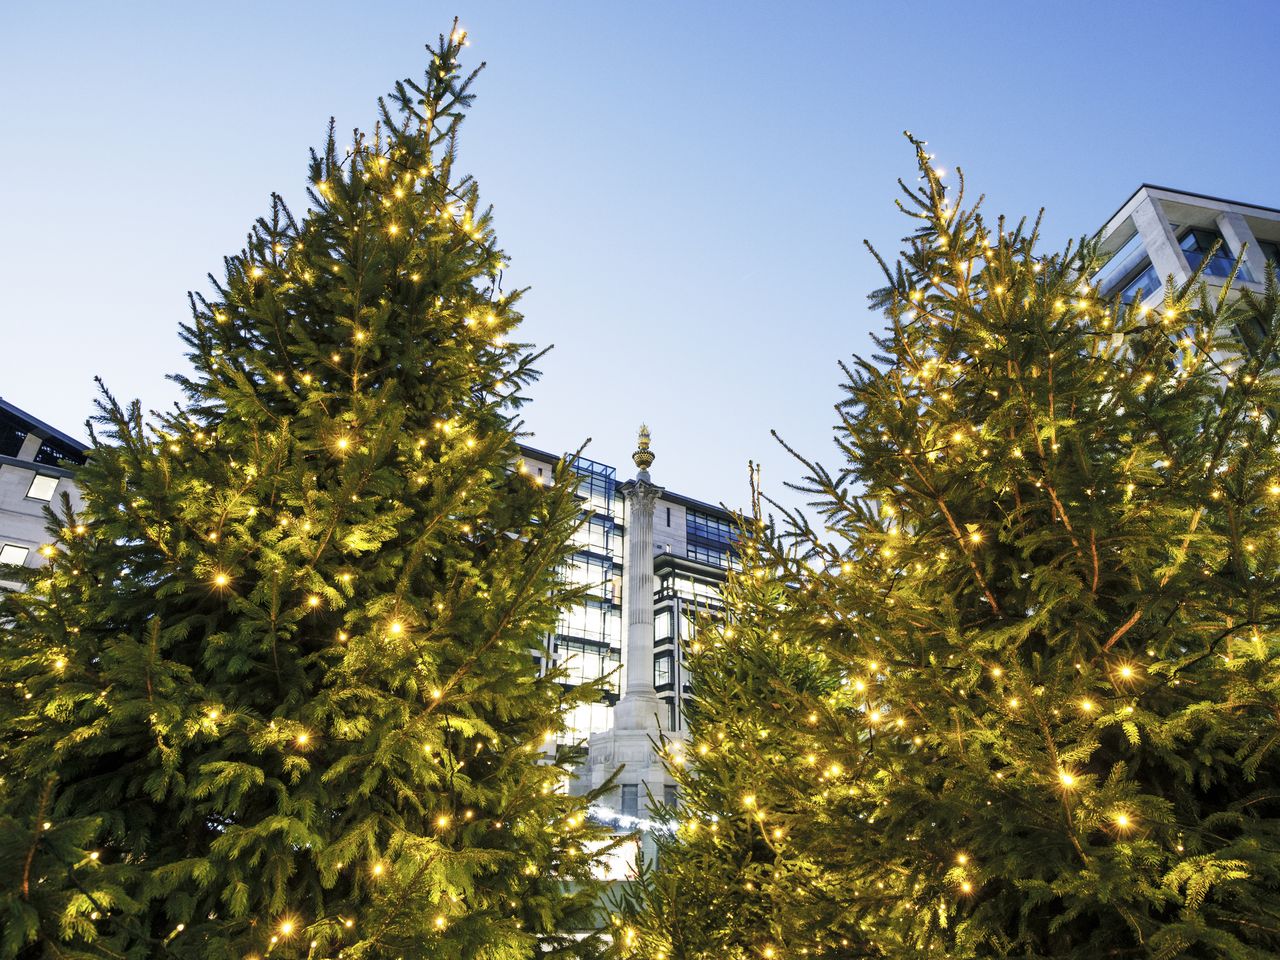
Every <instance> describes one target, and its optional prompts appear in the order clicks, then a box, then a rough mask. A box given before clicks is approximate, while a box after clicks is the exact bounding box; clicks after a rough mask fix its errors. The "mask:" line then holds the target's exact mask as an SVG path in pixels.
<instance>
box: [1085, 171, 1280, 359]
mask: <svg viewBox="0 0 1280 960" xmlns="http://www.w3.org/2000/svg"><path fill="white" fill-rule="evenodd" d="M1098 236H1099V238H1100V240H1101V243H1102V252H1103V253H1104V254H1109V258H1108V260H1107V261H1106V263H1105V264H1104V265H1103V267H1102V269H1101V270H1099V271H1098V273H1097V274H1096V275H1095V276H1094V277H1093V281H1094V283H1096V284H1098V286H1099V287H1100V290H1101V293H1102V295H1103V296H1105V297H1113V296H1116V295H1117V294H1118V295H1119V297H1120V300H1121V301H1122V302H1123V303H1125V304H1142V305H1151V304H1153V303H1157V302H1159V300H1160V299H1161V298H1162V297H1163V296H1164V284H1165V283H1166V282H1167V280H1168V278H1169V277H1171V276H1172V277H1173V279H1174V282H1175V283H1177V284H1182V283H1185V282H1186V281H1187V280H1188V279H1189V278H1190V277H1191V275H1192V274H1193V273H1194V272H1195V271H1196V270H1197V269H1198V268H1201V267H1203V271H1202V273H1201V278H1202V279H1203V280H1204V281H1205V282H1206V283H1207V284H1209V286H1210V287H1214V286H1218V287H1220V286H1221V285H1222V284H1223V282H1224V280H1225V279H1226V278H1227V277H1228V276H1230V274H1231V271H1232V269H1233V268H1234V266H1235V262H1236V258H1237V257H1239V256H1240V254H1241V253H1242V252H1243V254H1244V260H1243V262H1242V263H1241V265H1240V270H1239V272H1238V273H1237V274H1236V279H1235V284H1236V286H1237V287H1246V288H1249V289H1254V290H1261V289H1262V280H1263V278H1264V276H1265V275H1266V265H1267V261H1270V262H1272V263H1280V210H1276V209H1274V208H1271V207H1261V206H1257V205H1255V204H1250V203H1240V202H1238V201H1234V200H1223V199H1221V198H1220V197H1210V196H1205V195H1204V194H1199V193H1188V192H1186V191H1182V190H1171V189H1169V188H1168V187H1157V186H1153V185H1151V184H1143V185H1142V186H1141V187H1139V188H1138V189H1137V190H1135V191H1134V192H1133V195H1132V196H1130V197H1129V199H1128V200H1126V201H1125V202H1124V203H1123V204H1122V205H1121V207H1120V209H1119V210H1117V211H1116V212H1115V213H1114V214H1113V215H1112V216H1111V219H1109V220H1108V221H1107V222H1106V224H1104V225H1103V227H1102V229H1101V230H1100V231H1099V233H1098ZM1253 333H1254V331H1242V334H1243V335H1245V336H1252V335H1253Z"/></svg>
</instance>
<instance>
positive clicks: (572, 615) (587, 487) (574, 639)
mask: <svg viewBox="0 0 1280 960" xmlns="http://www.w3.org/2000/svg"><path fill="white" fill-rule="evenodd" d="M521 449H522V453H523V455H524V467H525V469H526V470H528V472H529V473H530V474H532V475H534V476H543V477H548V478H549V477H550V476H551V474H552V472H553V467H554V464H555V463H556V462H557V461H558V460H559V457H558V456H557V455H556V454H552V453H548V452H546V451H543V450H538V449H536V448H534V447H529V446H524V447H522V448H521ZM572 467H573V470H574V472H575V473H576V474H577V477H578V497H579V500H580V502H581V505H582V511H583V519H584V524H583V526H582V528H581V530H580V531H579V533H578V537H577V546H578V550H577V552H576V553H575V554H574V555H573V557H572V559H571V561H570V564H569V566H568V568H567V569H566V570H565V576H566V578H567V579H569V580H570V581H571V582H573V583H574V584H577V585H580V586H583V587H585V588H586V591H587V597H586V599H585V601H584V602H583V603H582V604H581V605H580V606H578V607H575V608H573V609H571V610H568V611H566V612H565V613H564V614H563V615H562V616H561V618H560V623H559V624H558V625H557V628H556V632H555V634H554V635H552V636H550V637H548V638H547V646H546V649H545V651H543V653H542V656H541V657H540V658H539V665H540V667H541V668H543V669H551V668H559V669H561V670H563V671H565V673H566V677H565V681H566V682H567V683H571V684H576V683H583V682H586V681H590V680H595V679H598V678H600V677H609V678H610V679H609V681H608V684H609V687H610V692H609V693H608V694H607V695H606V698H605V699H604V700H603V701H602V702H598V703H594V704H589V705H586V706H582V707H578V708H577V709H576V712H575V713H574V715H573V717H572V719H571V724H570V726H571V729H570V731H569V732H568V733H567V734H565V735H564V737H563V739H564V740H566V741H572V742H578V741H585V740H587V738H589V737H590V735H591V734H600V733H603V732H605V731H607V730H611V729H612V728H613V724H614V707H615V705H616V704H617V702H618V698H619V696H620V694H621V691H622V690H623V687H624V683H625V672H626V671H628V670H631V669H633V665H632V664H630V663H624V660H625V659H626V658H625V656H624V650H625V649H626V627H625V625H624V617H623V591H624V572H625V568H626V563H627V559H626V553H627V528H628V523H627V521H628V517H627V513H628V509H629V504H628V500H627V497H626V496H625V494H624V490H623V487H624V484H622V483H620V482H619V481H618V478H617V470H616V468H614V467H612V466H609V465H607V464H603V463H598V462H596V461H594V460H588V459H586V458H584V457H578V458H577V459H576V460H574V462H573V464H572ZM631 509H634V507H631ZM652 535H653V557H652V562H653V568H654V583H655V589H654V591H653V594H652V597H651V598H650V602H651V604H652V610H653V613H652V619H653V630H654V649H653V655H652V663H651V664H648V665H637V666H638V667H639V669H644V670H648V671H651V672H652V688H653V691H654V693H655V694H656V695H657V697H658V699H659V700H660V701H661V720H662V726H663V728H664V730H666V731H669V732H680V731H683V729H684V698H685V697H686V696H687V695H688V693H689V683H688V674H687V670H686V667H685V664H684V657H683V651H684V650H686V649H687V645H688V644H689V643H692V642H694V637H695V634H696V631H697V628H698V624H699V623H700V622H702V621H703V620H704V619H705V618H706V617H708V616H717V615H718V614H719V612H720V610H721V609H722V605H721V601H720V588H721V586H722V585H723V583H724V579H725V574H726V572H727V570H728V568H729V566H730V565H731V564H732V563H733V562H734V544H735V539H736V535H735V533H734V528H733V518H732V516H731V515H730V514H729V513H728V512H727V511H725V510H724V509H723V508H721V507H717V506H714V505H712V504H709V503H704V502H702V501H699V500H695V499H693V498H691V497H686V496H684V495H681V494H676V493H672V492H671V491H668V490H661V492H660V493H659V494H658V495H657V498H656V499H655V502H654V505H653V516H652ZM625 806H628V807H630V806H631V804H629V803H628V804H625Z"/></svg>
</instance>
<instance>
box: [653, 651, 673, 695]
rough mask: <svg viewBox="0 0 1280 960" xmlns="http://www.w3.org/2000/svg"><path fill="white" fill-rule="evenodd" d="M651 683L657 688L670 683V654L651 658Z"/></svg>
mask: <svg viewBox="0 0 1280 960" xmlns="http://www.w3.org/2000/svg"><path fill="white" fill-rule="evenodd" d="M653 685H654V686H655V687H658V688H659V689H661V688H662V687H665V686H670V685H671V654H669V653H664V654H663V655H662V656H660V657H654V658H653Z"/></svg>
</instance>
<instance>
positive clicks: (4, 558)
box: [0, 543, 31, 567]
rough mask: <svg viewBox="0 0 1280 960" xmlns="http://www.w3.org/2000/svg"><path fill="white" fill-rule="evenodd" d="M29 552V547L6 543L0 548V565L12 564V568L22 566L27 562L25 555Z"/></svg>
mask: <svg viewBox="0 0 1280 960" xmlns="http://www.w3.org/2000/svg"><path fill="white" fill-rule="evenodd" d="M30 552H31V549H30V548H29V547H20V546H18V545H17V544H16V543H6V544H4V545H3V546H0V563H12V564H13V565H14V566H19V567H20V566H22V565H23V564H25V563H26V562H27V554H29V553H30Z"/></svg>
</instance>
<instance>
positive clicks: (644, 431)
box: [631, 423, 653, 472]
mask: <svg viewBox="0 0 1280 960" xmlns="http://www.w3.org/2000/svg"><path fill="white" fill-rule="evenodd" d="M631 459H632V460H634V461H635V462H636V466H637V467H639V468H640V469H641V470H644V471H646V472H647V471H648V469H649V468H650V467H651V466H653V451H651V450H650V449H649V427H648V426H647V425H645V424H643V423H642V424H640V440H639V441H638V442H637V443H636V452H635V453H633V454H632V455H631Z"/></svg>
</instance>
